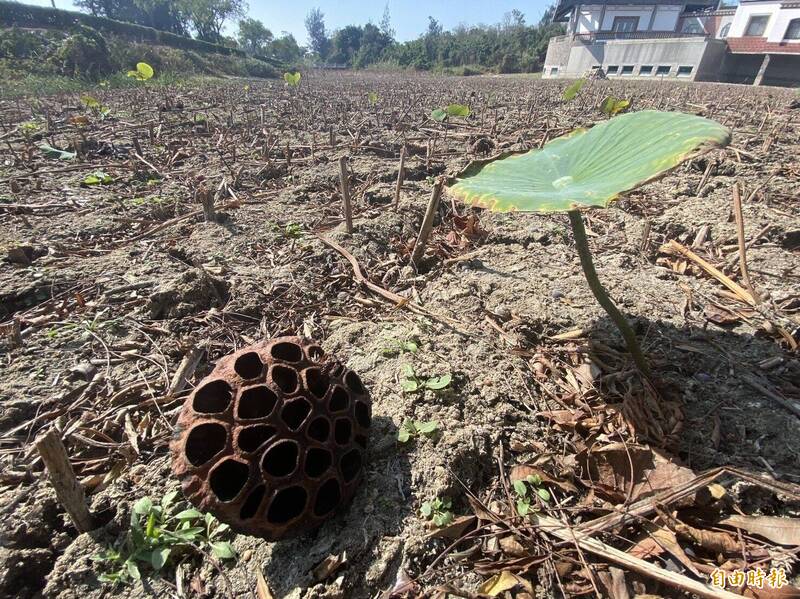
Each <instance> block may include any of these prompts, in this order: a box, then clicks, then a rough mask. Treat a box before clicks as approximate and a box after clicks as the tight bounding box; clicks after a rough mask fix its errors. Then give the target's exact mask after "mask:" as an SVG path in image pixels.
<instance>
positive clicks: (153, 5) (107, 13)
mask: <svg viewBox="0 0 800 599" xmlns="http://www.w3.org/2000/svg"><path fill="white" fill-rule="evenodd" d="M75 6H77V7H78V8H82V9H84V10H87V11H88V12H90V13H91V14H93V15H95V16H101V17H108V18H110V19H115V20H117V21H125V22H126V23H136V24H138V25H146V26H147V27H153V28H155V29H160V30H162V31H170V32H172V33H177V34H180V35H185V34H186V33H187V28H188V22H187V19H186V15H185V14H184V10H183V1H179V2H168V1H166V0H75Z"/></svg>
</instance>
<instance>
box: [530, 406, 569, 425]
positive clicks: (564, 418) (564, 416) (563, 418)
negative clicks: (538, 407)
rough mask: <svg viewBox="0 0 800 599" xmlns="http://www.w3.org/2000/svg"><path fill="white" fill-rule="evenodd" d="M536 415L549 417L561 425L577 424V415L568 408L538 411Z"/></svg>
mask: <svg viewBox="0 0 800 599" xmlns="http://www.w3.org/2000/svg"><path fill="white" fill-rule="evenodd" d="M537 416H543V417H544V418H549V419H550V420H552V421H553V422H555V423H556V424H560V425H561V426H575V425H576V424H578V415H577V414H575V413H573V412H571V411H570V410H548V411H544V412H538V413H537Z"/></svg>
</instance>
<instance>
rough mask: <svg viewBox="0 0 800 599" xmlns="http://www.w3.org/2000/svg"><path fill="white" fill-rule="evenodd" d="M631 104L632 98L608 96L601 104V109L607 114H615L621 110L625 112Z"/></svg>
mask: <svg viewBox="0 0 800 599" xmlns="http://www.w3.org/2000/svg"><path fill="white" fill-rule="evenodd" d="M630 105H631V101H630V100H620V99H618V98H614V97H613V96H606V98H605V100H603V102H602V103H601V104H600V110H601V111H602V112H603V113H605V114H608V115H611V116H614V115H616V114H617V113H619V112H623V111H624V110H625V109H626V108H628V106H630Z"/></svg>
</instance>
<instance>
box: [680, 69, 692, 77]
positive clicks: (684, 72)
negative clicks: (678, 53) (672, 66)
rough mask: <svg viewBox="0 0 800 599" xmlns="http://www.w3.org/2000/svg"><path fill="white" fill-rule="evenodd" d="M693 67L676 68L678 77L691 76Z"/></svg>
mask: <svg viewBox="0 0 800 599" xmlns="http://www.w3.org/2000/svg"><path fill="white" fill-rule="evenodd" d="M692 69H694V67H678V77H688V76H689V75H691V74H692Z"/></svg>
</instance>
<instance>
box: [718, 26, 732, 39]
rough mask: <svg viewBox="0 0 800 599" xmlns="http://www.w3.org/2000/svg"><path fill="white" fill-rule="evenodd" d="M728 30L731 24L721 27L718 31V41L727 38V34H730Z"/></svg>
mask: <svg viewBox="0 0 800 599" xmlns="http://www.w3.org/2000/svg"><path fill="white" fill-rule="evenodd" d="M730 30H731V24H730V23H725V24H724V25H723V26H722V29H720V30H719V37H720V39H725V38H726V37H728V32H730Z"/></svg>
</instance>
